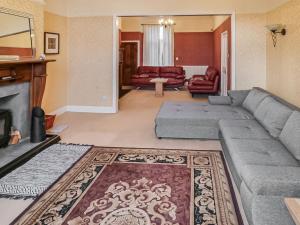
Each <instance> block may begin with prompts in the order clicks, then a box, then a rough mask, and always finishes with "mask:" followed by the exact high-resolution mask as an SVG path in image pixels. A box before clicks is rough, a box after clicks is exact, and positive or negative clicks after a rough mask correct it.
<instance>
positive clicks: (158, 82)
mask: <svg viewBox="0 0 300 225" xmlns="http://www.w3.org/2000/svg"><path fill="white" fill-rule="evenodd" d="M150 82H151V83H155V96H157V97H162V96H163V95H164V83H167V82H168V79H166V78H154V79H152V80H150Z"/></svg>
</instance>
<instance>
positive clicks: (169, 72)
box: [131, 66, 185, 88]
mask: <svg viewBox="0 0 300 225" xmlns="http://www.w3.org/2000/svg"><path fill="white" fill-rule="evenodd" d="M158 77H160V78H167V79H168V81H167V83H165V86H166V87H169V88H178V87H182V86H183V85H184V81H185V72H184V70H183V67H177V66H165V67H157V66H140V67H139V68H138V70H137V74H135V75H133V76H132V77H131V84H132V85H133V86H135V87H154V85H155V84H154V83H152V82H150V81H151V80H152V79H153V78H158Z"/></svg>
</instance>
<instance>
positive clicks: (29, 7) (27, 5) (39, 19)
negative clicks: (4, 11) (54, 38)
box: [0, 0, 44, 55]
mask: <svg viewBox="0 0 300 225" xmlns="http://www.w3.org/2000/svg"><path fill="white" fill-rule="evenodd" d="M0 7H5V8H8V9H14V10H17V11H20V12H26V13H30V14H32V15H33V17H34V26H35V33H36V48H37V55H40V54H41V53H42V52H43V39H44V36H43V33H44V5H43V4H39V3H36V2H33V1H30V0H0Z"/></svg>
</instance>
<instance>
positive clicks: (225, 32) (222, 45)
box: [220, 30, 229, 96]
mask: <svg viewBox="0 0 300 225" xmlns="http://www.w3.org/2000/svg"><path fill="white" fill-rule="evenodd" d="M224 37H226V45H225V46H226V55H225V61H226V63H225V65H224V59H223V57H224V52H223V51H224V44H225V40H224ZM228 47H229V45H228V31H227V30H226V31H224V32H222V33H221V71H220V72H221V84H222V74H223V67H224V66H226V74H227V80H226V86H225V87H226V89H225V96H227V91H228V56H229V51H228V50H229V49H228ZM223 85H224V84H223ZM221 94H222V87H221Z"/></svg>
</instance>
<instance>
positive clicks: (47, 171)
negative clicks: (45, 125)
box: [0, 144, 91, 199]
mask: <svg viewBox="0 0 300 225" xmlns="http://www.w3.org/2000/svg"><path fill="white" fill-rule="evenodd" d="M90 148H91V146H84V145H73V144H55V145H52V146H50V147H49V148H47V149H45V150H44V151H42V152H41V153H39V154H38V155H36V156H35V157H33V158H32V159H31V160H29V161H28V162H26V163H25V164H24V165H22V166H20V167H18V168H17V169H15V170H14V171H12V172H11V173H9V174H7V175H6V176H5V177H3V178H2V179H0V198H11V199H28V198H33V199H34V198H36V197H37V196H38V195H40V194H41V193H43V192H44V191H45V190H46V189H47V188H48V187H49V186H50V185H51V184H52V183H53V182H55V181H56V180H57V179H58V178H59V177H60V176H61V175H62V174H64V172H65V171H66V170H67V169H68V168H70V167H71V166H72V165H73V164H74V163H75V162H76V161H77V160H78V159H79V158H80V157H81V156H82V155H84V153H85V152H87V151H88V150H89V149H90Z"/></svg>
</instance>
